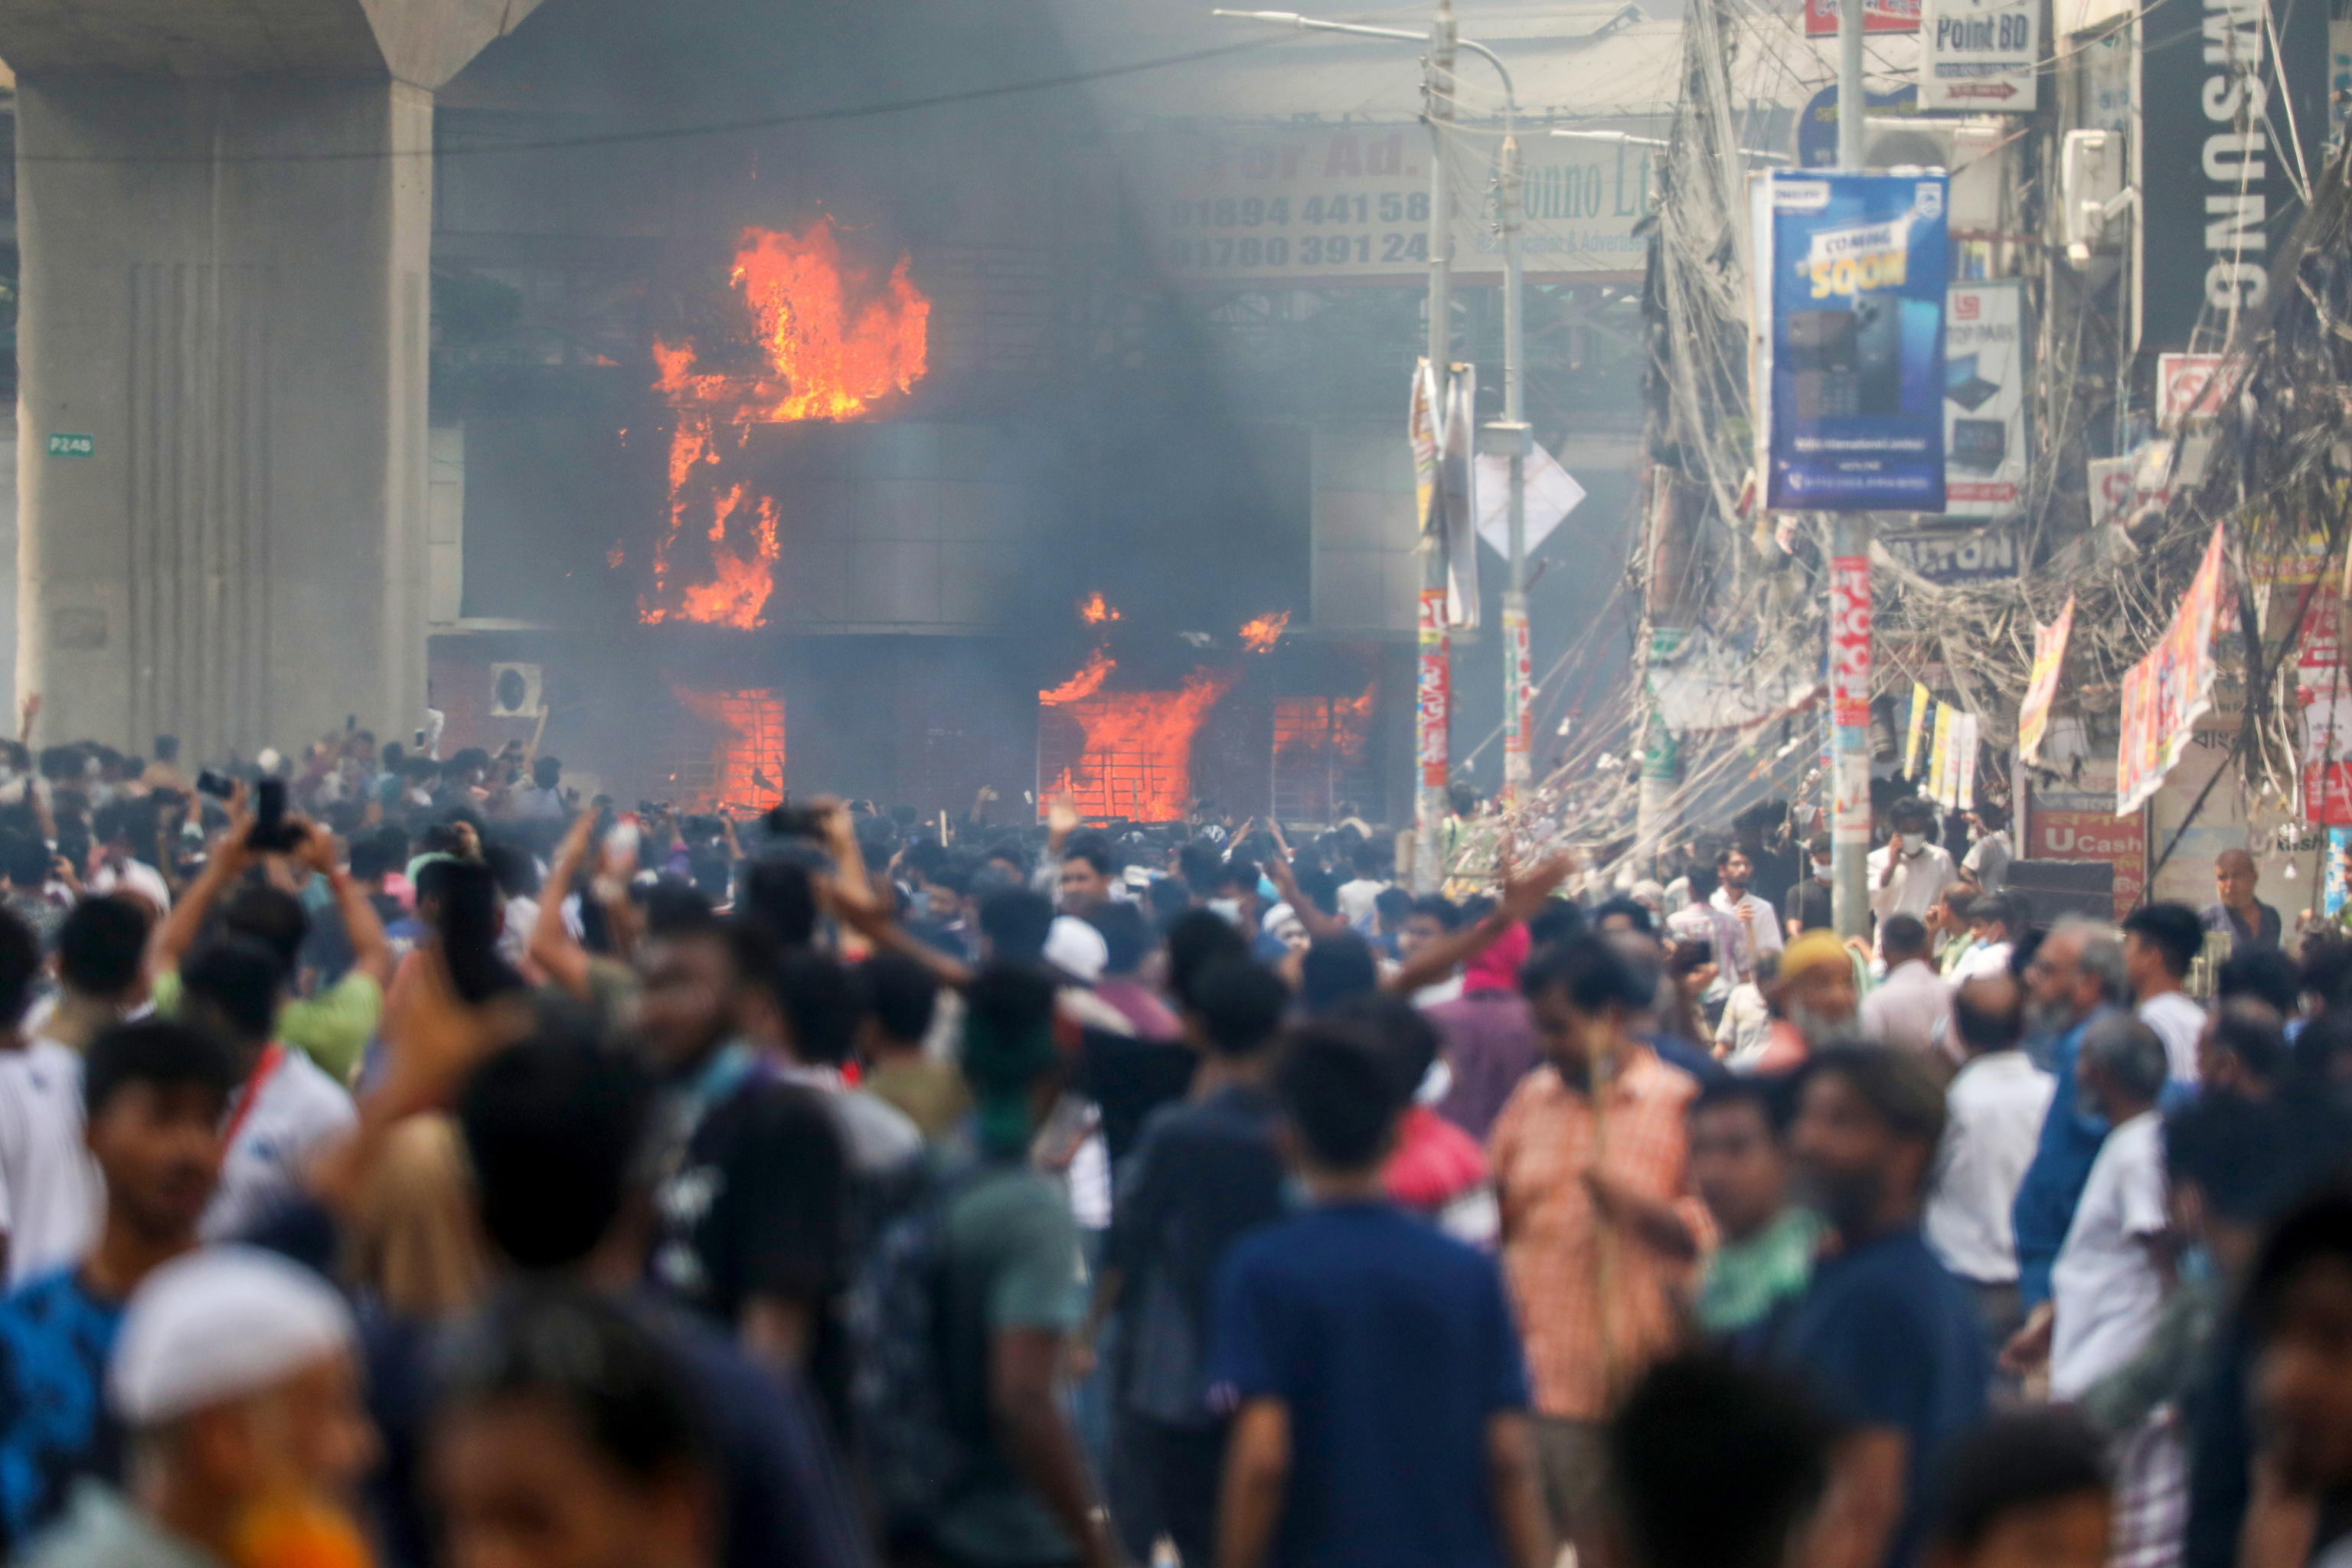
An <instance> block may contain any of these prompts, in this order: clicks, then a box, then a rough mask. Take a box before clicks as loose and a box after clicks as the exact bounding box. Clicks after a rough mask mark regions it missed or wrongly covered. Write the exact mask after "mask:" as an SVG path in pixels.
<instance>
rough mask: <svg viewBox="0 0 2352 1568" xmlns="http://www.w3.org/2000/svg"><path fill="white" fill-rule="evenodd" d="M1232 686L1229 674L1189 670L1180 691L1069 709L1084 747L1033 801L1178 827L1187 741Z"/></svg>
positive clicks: (1188, 788) (1186, 790)
mask: <svg viewBox="0 0 2352 1568" xmlns="http://www.w3.org/2000/svg"><path fill="white" fill-rule="evenodd" d="M1106 673H1108V670H1106ZM1233 683H1234V676H1233V674H1232V672H1231V671H1227V670H1195V671H1193V672H1192V675H1190V676H1188V677H1186V678H1185V681H1184V686H1183V689H1181V690H1179V691H1125V692H1118V693H1116V694H1114V695H1111V696H1108V697H1089V698H1087V699H1085V700H1078V701H1074V702H1071V703H1069V704H1068V705H1067V707H1066V711H1067V712H1068V714H1069V716H1070V718H1071V719H1072V720H1073V721H1076V724H1077V726H1078V728H1079V730H1080V731H1082V733H1083V735H1084V739H1083V741H1082V742H1080V744H1079V747H1078V754H1077V757H1076V760H1075V761H1073V762H1071V763H1068V764H1067V765H1066V766H1064V767H1063V768H1062V770H1061V771H1060V773H1058V774H1057V775H1056V776H1055V779H1054V781H1053V782H1052V783H1051V784H1045V785H1044V786H1043V787H1042V788H1040V789H1039V791H1038V792H1037V795H1038V799H1039V800H1040V801H1041V802H1042V801H1045V800H1049V799H1051V798H1053V797H1054V796H1055V795H1068V796H1070V797H1071V799H1072V800H1073V801H1075V802H1076V805H1077V808H1078V813H1079V815H1080V816H1088V817H1098V818H1113V817H1126V818H1129V819H1131V820H1133V821H1137V822H1173V821H1175V820H1177V819H1178V818H1179V817H1181V816H1183V815H1184V812H1185V809H1186V808H1187V807H1188V806H1190V805H1192V737H1193V736H1194V734H1196V733H1197V732H1198V731H1199V730H1200V728H1201V723H1202V720H1204V719H1206V718H1207V717H1208V714H1209V710H1210V709H1212V708H1213V707H1215V706H1216V705H1217V701H1218V700H1219V699H1221V698H1222V697H1223V696H1224V694H1225V693H1226V691H1227V690H1229V689H1231V688H1232V686H1233ZM1040 695H1041V697H1042V696H1043V695H1044V694H1043V693H1041V694H1040ZM1041 809H1042V807H1041Z"/></svg>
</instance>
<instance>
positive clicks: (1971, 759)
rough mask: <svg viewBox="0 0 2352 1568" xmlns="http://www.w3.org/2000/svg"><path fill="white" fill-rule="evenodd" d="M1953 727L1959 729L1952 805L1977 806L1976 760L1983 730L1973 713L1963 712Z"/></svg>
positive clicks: (1961, 808) (1965, 808) (1961, 807)
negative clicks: (1958, 761)
mask: <svg viewBox="0 0 2352 1568" xmlns="http://www.w3.org/2000/svg"><path fill="white" fill-rule="evenodd" d="M1953 728H1954V729H1956V730H1958V731H1959V753H1960V765H1959V769H1958V772H1959V778H1958V782H1957V784H1955V785H1954V788H1953V791H1952V805H1953V807H1954V809H1956V810H1959V811H1974V810H1975V809H1976V808H1977V760H1978V758H1979V755H1980V754H1981V753H1982V752H1983V750H1984V731H1983V728H1982V725H1981V723H1980V721H1979V720H1978V718H1977V716H1976V715H1975V714H1973V713H1963V714H1961V715H1960V716H1959V719H1958V721H1957V722H1956V723H1955V724H1954V725H1953Z"/></svg>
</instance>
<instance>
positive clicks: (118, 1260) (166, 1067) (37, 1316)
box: [0, 1019, 237, 1556]
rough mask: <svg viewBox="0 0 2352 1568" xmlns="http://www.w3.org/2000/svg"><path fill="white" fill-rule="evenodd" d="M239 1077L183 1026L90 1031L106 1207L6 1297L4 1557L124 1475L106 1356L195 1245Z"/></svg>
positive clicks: (86, 1069) (219, 1046) (222, 1051)
mask: <svg viewBox="0 0 2352 1568" xmlns="http://www.w3.org/2000/svg"><path fill="white" fill-rule="evenodd" d="M236 1085H237V1072H236V1063H235V1062H234V1061H232V1060H231V1059H230V1056H229V1051H228V1047H226V1045H224V1044H223V1043H221V1042H220V1041H218V1040H216V1039H215V1038H214V1037H212V1036H211V1035H208V1034H205V1033H204V1032H202V1031H201V1030H198V1029H194V1028H192V1027H190V1026H187V1025H184V1024H175V1023H168V1022H165V1021H163V1020H161V1019H149V1020H147V1021H145V1022H142V1023H136V1024H117V1025H114V1026H111V1027H110V1028H108V1029H106V1030H104V1031H103V1032H101V1033H100V1035H99V1036H98V1037H97V1038H96V1039H95V1040H93V1041H91V1042H90V1047H89V1056H88V1057H87V1058H85V1059H84V1062H83V1066H82V1098H83V1103H84V1104H85V1105H86V1106H87V1107H88V1112H89V1124H88V1125H89V1131H88V1139H89V1150H90V1152H91V1154H92V1155H93V1156H94V1157H95V1158H96V1160H97V1163H98V1168H99V1172H100V1174H101V1175H102V1176H103V1177H104V1178H105V1181H106V1215H105V1219H104V1221H103V1223H102V1225H101V1226H100V1231H99V1235H98V1240H97V1242H96V1243H95V1244H94V1245H92V1247H90V1249H89V1252H88V1253H87V1254H86V1255H84V1257H83V1258H82V1259H81V1261H80V1262H79V1263H78V1264H76V1265H75V1266H74V1267H73V1268H68V1269H63V1270H60V1271H58V1272H57V1273H54V1274H47V1275H43V1276H41V1277H39V1278H37V1279H30V1280H27V1281H26V1283H25V1285H24V1287H23V1289H19V1290H18V1291H16V1294H14V1295H12V1296H10V1297H9V1298H8V1299H7V1300H6V1301H5V1302H0V1556H13V1555H15V1554H16V1552H17V1551H18V1550H19V1549H21V1548H22V1547H23V1546H24V1544H25V1542H26V1541H27V1540H28V1539H29V1538H30V1537H31V1536H32V1535H33V1534H34V1532H36V1531H38V1530H39V1529H41V1527H43V1526H44V1525H47V1523H49V1522H50V1521H52V1520H54V1519H55V1518H57V1516H58V1514H59V1513H60V1512H61V1511H62V1510H64V1508H65V1505H66V1503H67V1501H68V1499H69V1497H70V1496H71V1494H72V1492H73V1489H74V1485H75V1483H76V1482H78V1481H79V1480H80V1479H83V1478H84V1477H93V1476H94V1477H97V1478H99V1479H103V1480H109V1481H118V1482H119V1481H121V1479H123V1476H122V1461H123V1453H122V1433H121V1427H120V1426H118V1425H117V1424H116V1422H115V1420H114V1417H113V1415H111V1413H110V1411H109V1410H108V1408H107V1404H106V1362H107V1357H108V1356H109V1355H110V1353H111V1352H113V1349H114V1334H115V1331H116V1329H117V1328H119V1327H120V1326H121V1321H122V1308H123V1303H124V1302H125V1301H127V1300H129V1299H130V1296H131V1291H132V1290H133V1289H136V1288H137V1287H138V1285H139V1283H140V1281H141V1280H142V1279H146V1277H147V1276H148V1275H149V1274H150V1273H152V1272H153V1271H154V1270H155V1269H156V1268H160V1267H161V1266H163V1264H165V1263H168V1262H170V1261H171V1260H172V1259H173V1258H177V1257H178V1256H180V1255H181V1254H182V1253H184V1252H187V1251H189V1250H191V1249H192V1248H194V1247H195V1245H196V1224H197V1221H198V1220H199V1219H200V1218H202V1216H203V1215H204V1212H205V1206H206V1205H209V1204H210V1203H211V1202H212V1197H213V1190H214V1188H215V1187H216V1186H217V1185H218V1184H219V1182H220V1164H221V1151H222V1149H223V1148H224V1147H225V1144H226V1140H225V1139H224V1137H223V1135H222V1125H221V1123H222V1118H223V1117H224V1116H225V1115H226V1113H227V1110H228V1101H229V1096H230V1095H231V1094H233V1093H235V1092H236Z"/></svg>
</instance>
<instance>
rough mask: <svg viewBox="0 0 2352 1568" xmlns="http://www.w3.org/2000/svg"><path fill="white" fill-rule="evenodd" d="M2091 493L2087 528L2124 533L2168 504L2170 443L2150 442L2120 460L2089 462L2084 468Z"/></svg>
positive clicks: (2094, 459) (2098, 459) (2170, 497)
mask: <svg viewBox="0 0 2352 1568" xmlns="http://www.w3.org/2000/svg"><path fill="white" fill-rule="evenodd" d="M2086 467H2087V468H2088V469H2089V479H2090V489H2091V527H2092V528H2093V529H2094V530H2097V529H2102V528H2107V527H2115V528H2124V529H2128V528H2130V527H2132V526H2133V525H2134V524H2136V523H2137V521H2139V518H2140V514H2141V513H2143V512H2145V511H2147V510H2148V509H2149V508H2150V507H2154V508H2156V509H2157V510H2163V509H2164V508H2165V507H2167V506H2168V505H2170V504H2171V502H2172V477H2171V476H2172V443H2171V442H2169V441H2152V442H2150V443H2148V444H2147V446H2145V447H2138V448H2137V449H2136V450H2133V451H2129V452H2126V453H2125V454H2124V455H2123V456H2122V457H2120V458H2092V459H2091V460H2090V462H2089V463H2088V464H2087V465H2086Z"/></svg>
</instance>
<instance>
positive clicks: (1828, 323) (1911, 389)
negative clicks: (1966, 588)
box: [1755, 170, 1949, 511]
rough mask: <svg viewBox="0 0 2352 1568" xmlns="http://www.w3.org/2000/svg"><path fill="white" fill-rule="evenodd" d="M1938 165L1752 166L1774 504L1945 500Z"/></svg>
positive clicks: (1800, 506) (1881, 507) (1769, 492)
mask: <svg viewBox="0 0 2352 1568" xmlns="http://www.w3.org/2000/svg"><path fill="white" fill-rule="evenodd" d="M1947 195H1948V184H1947V182H1946V179H1945V176H1944V175H1943V174H1941V173H1927V174H1843V173H1815V172H1811V171H1797V170H1774V171H1771V172H1769V173H1767V174H1759V175H1758V176H1757V177H1756V183H1755V203H1756V223H1757V227H1758V231H1759V232H1758V245H1757V256H1758V259H1757V268H1756V276H1757V289H1758V294H1759V299H1758V301H1757V305H1758V309H1757V320H1758V322H1759V330H1758V341H1757V343H1756V365H1755V373H1756V384H1757V407H1758V410H1759V413H1760V414H1761V415H1762V417H1761V418H1760V419H1759V420H1758V422H1757V424H1758V433H1759V461H1760V466H1761V467H1762V468H1763V469H1764V471H1765V505H1766V506H1768V507H1770V508H1774V509H1776V510H1811V511H1941V510H1944V477H1945V476H1944V413H1943V409H1944V401H1945V391H1946V386H1945V377H1944V307H1945V289H1946V279H1947V275H1948V269H1949V256H1948V251H1949V245H1948V235H1947V226H1946V223H1945V209H1946V197H1947Z"/></svg>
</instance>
